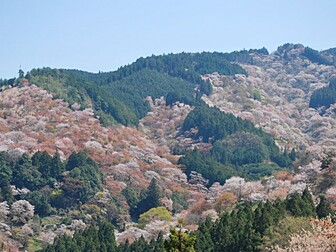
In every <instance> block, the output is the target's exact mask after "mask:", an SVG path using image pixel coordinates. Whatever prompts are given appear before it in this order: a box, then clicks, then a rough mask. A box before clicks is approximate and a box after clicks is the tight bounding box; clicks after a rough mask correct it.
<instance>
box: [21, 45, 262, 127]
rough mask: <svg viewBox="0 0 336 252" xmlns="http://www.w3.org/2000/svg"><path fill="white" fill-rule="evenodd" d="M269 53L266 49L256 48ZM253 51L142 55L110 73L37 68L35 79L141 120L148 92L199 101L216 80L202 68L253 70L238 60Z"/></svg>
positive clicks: (115, 115)
mask: <svg viewBox="0 0 336 252" xmlns="http://www.w3.org/2000/svg"><path fill="white" fill-rule="evenodd" d="M252 51H253V52H255V53H262V54H268V52H267V50H266V49H260V50H252ZM250 60H251V57H250V55H249V51H241V52H233V53H207V52H203V53H179V54H168V55H161V56H150V57H147V58H139V59H138V60H137V61H136V62H134V63H132V64H130V65H127V66H124V67H121V68H119V69H118V70H116V71H113V72H107V73H97V74H94V73H88V72H84V71H79V70H66V69H50V68H42V69H33V70H31V71H30V72H29V74H27V78H28V79H29V80H30V82H31V83H34V84H36V85H38V86H40V87H43V88H45V89H47V90H48V91H50V92H52V93H55V94H56V95H57V96H58V97H60V98H62V99H64V100H65V101H67V102H69V103H70V104H73V103H79V104H80V105H81V106H82V107H87V106H92V107H93V108H94V110H95V111H96V114H98V115H99V116H100V118H101V121H102V122H103V123H105V124H111V123H115V122H118V123H121V124H124V125H136V124H137V123H138V120H139V119H140V118H142V117H144V115H146V113H147V112H148V111H149V110H150V108H149V106H148V104H147V103H146V102H145V100H144V99H145V98H146V97H147V96H152V98H154V99H155V98H158V97H160V96H167V95H168V94H173V95H172V96H173V97H175V99H176V100H179V101H181V102H184V103H187V104H195V103H196V102H197V100H198V99H199V98H200V96H201V95H202V94H204V93H205V94H210V93H211V85H210V84H209V83H207V82H205V81H203V80H202V78H201V74H205V73H209V72H210V73H212V72H219V73H221V74H224V75H234V74H245V75H246V74H247V73H246V71H245V70H244V69H243V68H242V67H241V66H240V65H238V64H236V63H232V61H240V62H249V61H250Z"/></svg>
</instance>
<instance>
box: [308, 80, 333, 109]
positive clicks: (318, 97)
mask: <svg viewBox="0 0 336 252" xmlns="http://www.w3.org/2000/svg"><path fill="white" fill-rule="evenodd" d="M334 103H336V78H332V79H331V80H330V82H329V86H327V87H324V88H320V89H317V90H315V91H314V92H313V94H312V95H311V97H310V102H309V107H310V108H320V107H325V108H326V109H327V108H329V107H330V105H331V104H334Z"/></svg>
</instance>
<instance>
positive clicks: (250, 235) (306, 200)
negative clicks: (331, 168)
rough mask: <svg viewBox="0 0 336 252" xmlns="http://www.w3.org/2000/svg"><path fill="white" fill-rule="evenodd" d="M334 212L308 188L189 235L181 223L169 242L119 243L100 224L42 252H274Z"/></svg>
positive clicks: (239, 210)
mask: <svg viewBox="0 0 336 252" xmlns="http://www.w3.org/2000/svg"><path fill="white" fill-rule="evenodd" d="M330 213H331V209H330V206H329V205H328V204H327V203H326V202H325V201H324V200H323V198H322V199H321V201H320V203H319V205H317V206H316V207H315V205H314V203H313V200H312V196H311V194H310V192H309V191H308V190H307V189H305V190H304V192H303V194H302V195H299V194H298V193H294V194H292V195H290V196H288V197H287V199H286V200H285V201H280V200H277V201H276V202H274V203H271V202H269V201H267V202H264V203H259V204H256V205H252V204H251V203H248V202H247V203H242V204H240V205H238V206H237V207H236V209H234V210H233V211H231V212H223V213H222V215H221V217H220V218H219V219H217V220H216V221H215V222H213V221H211V219H210V218H207V219H206V220H205V221H204V222H202V223H200V225H199V227H198V229H197V230H196V231H193V232H186V231H185V230H184V229H183V223H182V222H180V223H179V225H178V227H176V228H172V229H171V231H170V234H169V237H168V238H167V239H164V238H163V236H162V233H159V235H158V237H157V239H154V240H151V241H149V242H148V241H146V240H145V239H144V238H143V237H141V238H140V239H138V240H136V241H135V242H134V243H132V244H129V243H127V242H126V243H124V244H120V245H117V244H116V241H115V238H114V228H113V226H112V225H111V224H110V223H107V222H102V223H100V224H98V225H92V226H90V227H88V228H87V229H86V230H84V231H78V232H76V233H75V235H74V236H73V238H70V237H67V236H63V237H59V238H58V239H57V240H56V241H55V242H54V244H53V245H49V246H47V247H46V248H45V249H43V250H41V252H42V251H43V252H54V251H55V252H56V251H60V252H62V251H70V252H77V251H102V252H104V251H120V252H128V251H129V252H131V251H139V252H140V251H141V252H142V251H153V252H154V251H155V252H158V251H162V252H164V251H167V252H168V251H186V252H187V251H188V252H192V251H200V252H204V251H208V252H211V251H218V252H219V251H221V252H225V251H230V252H233V251H271V250H272V248H274V247H275V246H287V245H288V244H289V240H290V235H291V234H292V233H295V232H300V230H302V229H305V230H306V231H309V230H311V229H312V227H311V226H310V223H309V221H308V218H309V217H315V216H318V217H319V218H323V217H326V216H327V215H328V214H330ZM278 225H279V226H281V228H277V226H278Z"/></svg>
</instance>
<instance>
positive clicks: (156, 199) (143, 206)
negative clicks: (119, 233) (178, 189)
mask: <svg viewBox="0 0 336 252" xmlns="http://www.w3.org/2000/svg"><path fill="white" fill-rule="evenodd" d="M160 194H161V193H160V190H159V187H158V185H157V181H156V179H154V178H153V179H152V180H151V182H150V184H149V186H148V188H147V190H146V197H145V198H144V199H142V200H141V201H140V202H139V203H138V205H137V207H136V208H134V209H131V215H132V216H133V217H134V218H135V219H136V220H138V218H139V216H140V214H142V213H145V212H147V211H148V210H150V209H151V208H155V207H158V206H160V205H161V202H160V197H161V195H160Z"/></svg>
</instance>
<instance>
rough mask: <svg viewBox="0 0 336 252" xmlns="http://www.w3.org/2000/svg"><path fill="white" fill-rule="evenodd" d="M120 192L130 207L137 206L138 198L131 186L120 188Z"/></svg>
mask: <svg viewBox="0 0 336 252" xmlns="http://www.w3.org/2000/svg"><path fill="white" fill-rule="evenodd" d="M121 193H122V195H124V196H125V198H126V201H127V204H128V205H129V206H130V208H135V207H136V206H137V204H138V202H139V198H138V196H137V194H136V192H135V190H134V189H133V188H132V187H130V186H127V187H125V189H124V190H122V191H121Z"/></svg>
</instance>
